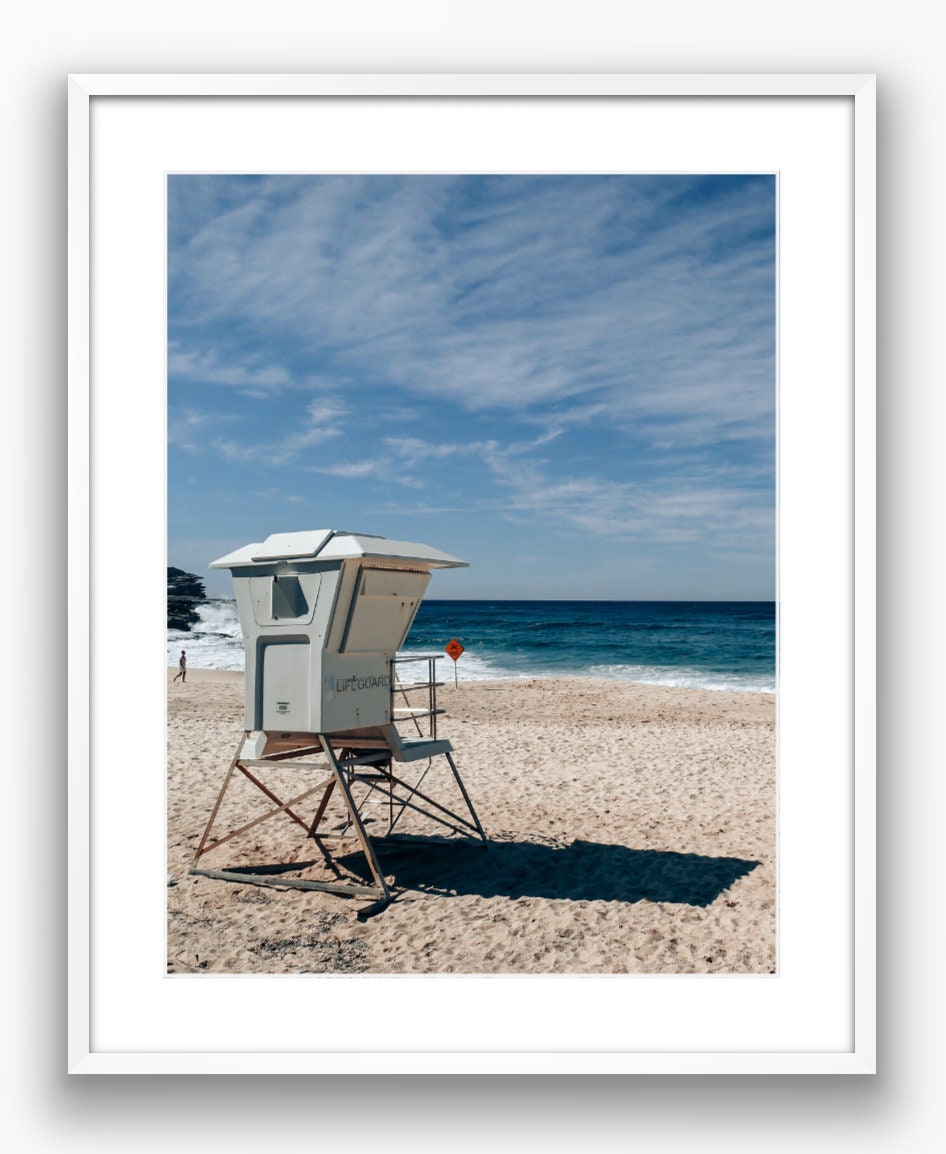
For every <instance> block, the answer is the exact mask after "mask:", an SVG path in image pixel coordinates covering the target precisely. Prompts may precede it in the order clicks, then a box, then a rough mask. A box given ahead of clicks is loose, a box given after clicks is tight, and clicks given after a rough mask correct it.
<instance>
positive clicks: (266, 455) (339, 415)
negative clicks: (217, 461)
mask: <svg viewBox="0 0 946 1154" xmlns="http://www.w3.org/2000/svg"><path fill="white" fill-rule="evenodd" d="M347 414H348V410H347V409H346V408H345V407H344V406H343V405H340V404H339V403H337V402H336V401H332V400H328V399H325V398H319V399H318V400H315V401H312V402H311V403H310V404H309V405H308V406H307V407H306V410H305V413H304V416H303V418H302V420H301V421H300V422H299V423H298V425H296V426H294V427H293V429H292V431H291V432H289V433H287V434H286V435H285V436H284V437H281V438H280V439H279V440H275V441H273V440H269V441H259V442H245V441H238V440H235V439H232V438H223V437H217V438H216V439H215V440H214V441H213V442H212V446H213V448H214V449H216V451H217V452H218V453H220V455H221V456H223V457H225V458H226V459H227V460H228V461H234V462H244V463H249V462H251V461H253V462H259V463H260V464H263V465H268V466H274V467H275V466H281V465H286V464H289V463H290V462H292V461H295V460H296V459H297V458H298V457H299V455H300V454H301V453H303V452H304V451H305V450H306V449H311V448H312V447H314V446H318V445H322V444H324V443H325V442H326V441H329V440H331V439H332V438H333V437H338V436H340V435H341V434H342V432H343V431H344V426H343V419H344V418H345V417H346V416H347Z"/></svg>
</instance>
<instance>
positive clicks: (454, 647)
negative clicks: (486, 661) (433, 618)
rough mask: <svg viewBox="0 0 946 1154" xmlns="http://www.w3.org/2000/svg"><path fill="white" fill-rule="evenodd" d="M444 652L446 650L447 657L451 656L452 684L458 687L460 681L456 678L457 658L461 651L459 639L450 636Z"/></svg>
mask: <svg viewBox="0 0 946 1154" xmlns="http://www.w3.org/2000/svg"><path fill="white" fill-rule="evenodd" d="M445 652H446V654H447V656H448V657H452V658H453V684H454V685H455V686H456V687H457V689H459V688H460V683H459V681H458V680H457V658H458V657H459V656H460V654H461V653H462V652H463V646H462V645H461V644H460V642H459V641H457V639H456V638H455V637H451V638H450V640H449V641H448V642H447V647H446V650H445Z"/></svg>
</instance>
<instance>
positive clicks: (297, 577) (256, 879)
mask: <svg viewBox="0 0 946 1154" xmlns="http://www.w3.org/2000/svg"><path fill="white" fill-rule="evenodd" d="M465 565H466V562H465V561H460V560H458V559H457V558H456V557H451V556H450V555H449V554H447V553H442V552H440V551H439V550H437V549H433V548H431V547H430V546H428V545H419V544H415V543H413V542H407V541H390V540H387V539H385V538H383V537H376V536H371V535H369V534H366V533H346V532H342V531H340V530H331V529H326V530H312V531H309V532H300V533H278V534H274V535H272V536H270V537H268V538H267V539H266V540H265V541H264V542H262V543H261V544H252V545H246V546H244V547H243V548H242V549H238V550H237V551H236V552H234V553H230V554H228V555H227V556H226V557H221V558H220V559H219V560H217V561H214V562H213V563H212V565H211V568H213V569H229V570H230V571H231V573H232V576H233V585H234V590H235V593H236V602H237V611H238V613H239V617H240V624H241V626H242V629H243V639H244V645H245V649H246V676H245V686H246V696H245V701H244V732H243V736H242V737H241V738H240V742H239V745H238V746H237V750H236V753H235V754H234V756H233V760H232V762H231V764H230V767H229V769H228V770H227V773H226V777H225V778H224V781H223V785H222V787H221V789H220V792H219V794H218V796H217V799H216V802H215V803H214V806H213V809H212V811H211V813H210V817H209V820H208V822H207V826H206V828H205V829H204V832H203V835H202V836H201V839H200V843H199V845H198V847H197V852H196V854H195V856H194V860H193V862H192V864H191V869H190V872H191V873H192V874H199V875H202V876H204V877H209V878H218V879H221V880H224V881H237V882H243V883H247V882H251V883H255V884H276V885H279V886H289V887H293V888H297V889H310V890H327V891H329V892H333V893H339V894H345V895H354V896H362V897H369V898H373V899H374V900H375V902H379V903H382V904H383V903H386V902H388V901H389V900H390V898H391V891H390V889H389V887H388V885H387V883H386V881H385V879H384V875H383V873H382V870H381V868H380V865H379V863H378V858H377V852H376V849H377V847H376V846H375V845H374V844H373V842H372V837H369V835H368V832H367V831H366V828H365V823H366V816H365V807H366V805H368V804H371V803H378V802H379V801H380V803H381V804H380V805H378V804H371V809H372V818H371V823H372V824H373V825H376V824H377V823H378V820H379V817H378V815H379V813H380V814H381V816H382V823H381V824H382V825H383V826H384V827H385V828H384V833H383V837H384V838H390V837H391V835H392V834H393V832H394V829H395V827H396V826H397V824H398V822H399V821H400V820H401V818H402V816H403V815H404V814H405V813H406V812H410V813H411V814H412V815H413V814H420V815H422V816H423V817H424V818H427V819H430V820H431V821H433V822H434V823H435V824H438V825H439V826H440V827H441V828H443V827H445V828H446V829H447V830H448V831H449V835H450V837H451V838H456V837H458V836H459V837H463V838H471V837H472V838H476V839H479V840H480V841H481V842H482V843H484V844H485V842H486V835H485V833H484V832H483V828H482V826H481V825H480V821H479V818H478V817H477V816H476V811H475V810H474V808H473V803H472V802H471V800H470V797H469V795H468V793H467V791H466V788H465V787H464V784H463V781H462V780H461V778H460V774H459V772H458V771H457V767H456V764H455V763H454V760H453V757H452V750H453V746H452V745H451V743H450V742H449V741H447V740H445V739H443V738H440V737H438V736H437V716H438V715H439V714H441V713H442V712H443V710H441V709H438V708H437V703H436V689H437V685H438V682H437V680H436V673H435V661H436V660H437V659H438V657H439V654H437V655H432V654H424V655H422V656H420V657H416V656H413V655H412V656H410V657H398V649H399V648H400V647H401V646H402V645H403V644H404V640H405V638H406V637H407V633H408V630H409V629H410V627H411V624H412V622H413V620H414V617H415V614H416V613H417V609H418V606H419V605H420V602H421V600H422V599H423V596H424V592H425V591H426V589H427V586H428V584H429V582H430V577H431V572H432V571H433V570H434V569H448V568H458V567H462V566H465ZM408 661H409V662H418V661H419V662H422V663H426V667H427V668H426V674H427V675H426V680H420V681H417V680H413V681H408V680H407V679H401V678H399V677H398V673H397V666H398V665H399V664H401V663H404V662H408ZM416 692H420V693H422V694H424V695H425V698H426V699H425V700H423V699H422V701H421V704H420V705H418V704H416V703H417V700H418V699H417V698H416V697H415V696H413V694H415V693H416ZM398 702H400V703H401V704H398ZM399 725H400V726H401V727H402V728H405V729H410V730H411V732H409V733H406V734H403V733H402V732H401V730H400V729H399V728H398V726H399ZM438 767H442V768H448V769H449V774H450V777H451V778H452V782H453V787H455V790H454V791H455V793H456V795H457V801H456V802H453V803H452V804H453V805H459V804H460V803H462V805H460V808H461V812H456V810H455V809H451V808H449V807H448V806H447V805H445V804H443V801H442V800H435V798H434V797H432V796H431V792H433V791H432V790H431V788H430V787H429V786H428V784H427V780H426V779H428V778H429V777H430V776H431V775H434V774H435V773H436V770H437V768H438ZM277 769H278V770H279V771H280V772H279V780H280V782H282V783H283V786H274V783H273V781H272V780H271V779H270V780H269V781H267V780H266V778H267V774H268V772H272V771H275V770H277ZM286 771H289V773H288V774H287V773H286ZM238 776H239V777H240V778H243V779H245V780H246V781H248V782H249V783H250V784H251V785H252V786H254V787H255V788H256V789H257V790H259V791H260V792H261V793H262V794H263V795H265V797H266V798H267V799H268V800H269V801H270V802H271V803H273V807H274V808H270V809H267V810H266V812H264V813H262V814H259V815H256V816H254V817H253V818H252V820H250V821H248V822H244V823H243V824H242V825H240V826H239V828H237V829H233V830H231V831H230V832H228V833H226V834H224V835H223V836H220V837H217V838H215V839H214V840H211V831H212V830H213V828H214V826H215V824H216V822H217V820H218V817H219V815H220V813H221V809H222V807H223V804H224V798H225V795H226V794H227V791H228V789H229V788H230V786H231V784H232V783H233V782H234V780H235V778H236V777H238ZM313 777H314V778H315V779H316V780H315V783H314V784H312V779H313ZM296 780H298V784H299V785H303V784H304V785H305V786H306V788H305V789H304V790H303V791H302V792H299V793H294V796H292V797H291V798H290V799H289V800H288V801H283V800H282V799H281V798H280V797H279V796H277V794H276V792H275V789H276V788H284V786H285V783H286V782H287V781H288V782H291V783H293V782H295V781H296ZM421 785H424V787H425V788H424V789H423V790H422V789H421ZM453 787H451V788H453ZM313 802H314V804H315V811H314V814H313V815H312V816H311V817H308V816H305V815H304V812H303V804H304V803H308V804H312V803H313ZM279 815H283V816H285V817H286V818H287V819H288V820H289V821H291V822H293V823H295V824H296V825H298V826H301V827H302V828H303V829H304V830H305V839H304V842H303V848H304V847H305V846H307V845H310V846H313V847H314V848H315V849H316V850H317V857H316V859H315V862H302V861H300V860H299V859H298V853H299V852H301V851H297V856H296V858H295V859H294V860H291V861H285V862H279V863H275V864H273V863H270V864H264V865H258V866H255V867H254V866H246V865H244V864H240V865H238V866H230V867H225V868H222V869H205V868H198V866H199V863H201V862H202V860H203V859H204V858H205V857H206V855H208V854H210V853H211V852H212V851H214V850H217V849H218V848H219V847H220V846H222V845H223V844H224V843H225V842H229V841H231V839H235V838H237V837H238V836H240V835H243V834H246V833H248V832H249V831H250V830H251V829H254V828H255V827H257V826H259V825H260V824H261V823H262V822H264V821H266V820H267V819H269V818H273V817H277V816H279ZM339 819H340V820H339ZM372 836H376V835H375V834H374V832H373V833H372ZM352 840H354V841H356V842H357V843H358V844H359V845H360V848H361V850H362V852H363V853H364V856H365V858H366V860H367V865H368V870H369V871H370V874H371V877H372V879H373V884H372V883H369V882H367V880H366V879H364V878H358V877H352V876H351V874H350V871H349V872H343V871H342V869H341V868H340V866H339V864H338V858H339V857H340V856H341V854H340V853H339V852H338V851H339V850H342V851H345V852H347V851H348V849H350V847H351V842H352ZM406 840H408V839H407V838H405V837H404V835H403V834H398V835H396V841H397V844H398V845H403V844H404V843H405V841H406ZM425 840H429V839H425ZM313 864H316V865H319V866H320V867H321V869H322V872H323V873H326V872H328V874H329V876H328V877H323V878H318V879H315V878H311V877H288V876H286V875H287V874H289V873H291V872H295V873H297V874H298V873H300V872H304V870H305V867H307V866H311V865H313Z"/></svg>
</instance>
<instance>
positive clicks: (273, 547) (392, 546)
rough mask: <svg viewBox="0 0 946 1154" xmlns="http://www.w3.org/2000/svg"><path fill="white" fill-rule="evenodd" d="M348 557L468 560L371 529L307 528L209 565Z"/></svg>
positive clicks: (435, 564)
mask: <svg viewBox="0 0 946 1154" xmlns="http://www.w3.org/2000/svg"><path fill="white" fill-rule="evenodd" d="M347 559H358V560H364V561H379V562H382V563H383V562H388V563H389V564H392V563H393V564H395V565H397V564H398V563H401V564H405V565H420V566H423V567H424V568H425V569H460V568H466V567H467V562H466V561H461V560H460V558H459V557H451V555H450V554H449V553H444V552H442V550H440V549H434V548H433V546H431V545H421V544H419V543H418V542H416V541H391V540H389V539H388V538H387V537H378V536H375V535H374V534H372V533H349V532H347V531H346V530H344V529H306V530H303V531H302V532H299V533H271V534H270V536H268V537H267V538H266V540H265V541H261V542H255V543H253V544H250V545H244V546H243V547H242V548H241V549H236V550H234V552H233V553H228V554H227V555H226V556H225V557H219V558H218V559H217V560H216V561H212V562H211V564H210V568H211V569H244V568H253V567H254V566H257V565H258V566H260V567H265V566H272V564H273V562H274V561H309V560H319V561H343V560H347Z"/></svg>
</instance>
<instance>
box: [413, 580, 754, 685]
mask: <svg viewBox="0 0 946 1154" xmlns="http://www.w3.org/2000/svg"><path fill="white" fill-rule="evenodd" d="M451 637H456V638H457V640H458V641H460V643H461V644H462V645H463V646H464V647H465V649H466V652H465V653H464V654H463V655H462V656H461V657H460V661H459V666H458V672H459V675H460V677H461V678H483V677H541V676H566V675H578V676H594V677H610V678H616V679H619V680H622V681H643V682H648V683H650V684H655V685H681V686H687V687H692V688H703V689H731V690H745V691H750V692H769V693H771V692H774V691H775V603H774V602H772V601H715V602H714V601H430V600H428V601H424V602H422V603H421V606H420V609H419V610H418V613H417V617H416V619H415V621H414V625H413V627H412V628H411V632H410V634H409V636H408V639H407V644H406V645H405V651H406V652H442V651H443V647H444V645H445V644H446V643H447V642H448V641H449V640H450V638H451ZM438 669H439V673H440V676H441V678H444V677H450V678H451V679H452V677H453V669H452V662H451V661H450V660H449V659H446V660H445V661H443V662H441V663H439V664H438Z"/></svg>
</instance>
